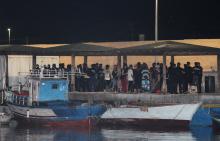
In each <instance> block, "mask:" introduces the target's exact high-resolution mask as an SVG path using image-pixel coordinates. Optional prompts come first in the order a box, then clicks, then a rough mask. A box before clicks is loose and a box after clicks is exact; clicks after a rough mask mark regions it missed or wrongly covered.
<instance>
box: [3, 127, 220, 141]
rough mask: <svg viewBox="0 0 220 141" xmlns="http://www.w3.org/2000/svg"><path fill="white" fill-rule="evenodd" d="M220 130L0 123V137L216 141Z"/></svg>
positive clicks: (14, 140) (22, 140)
mask: <svg viewBox="0 0 220 141" xmlns="http://www.w3.org/2000/svg"><path fill="white" fill-rule="evenodd" d="M217 140H220V132H219V131H214V130H213V129H212V128H207V127H204V128H202V127H194V128H191V129H190V130H187V131H150V130H143V129H141V130H139V129H111V128H108V129H104V128H98V129H88V128H59V127H56V128H49V127H48V128H33V127H32V128H30V127H12V126H0V141H217Z"/></svg>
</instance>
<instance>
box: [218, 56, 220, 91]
mask: <svg viewBox="0 0 220 141" xmlns="http://www.w3.org/2000/svg"><path fill="white" fill-rule="evenodd" d="M217 77H218V78H217V79H218V80H217V84H218V85H217V86H218V88H217V89H218V91H220V86H219V84H220V54H218V55H217Z"/></svg>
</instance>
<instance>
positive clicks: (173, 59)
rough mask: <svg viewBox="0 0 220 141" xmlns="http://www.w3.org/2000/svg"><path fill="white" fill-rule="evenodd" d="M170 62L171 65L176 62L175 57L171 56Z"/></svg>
mask: <svg viewBox="0 0 220 141" xmlns="http://www.w3.org/2000/svg"><path fill="white" fill-rule="evenodd" d="M170 62H171V63H174V62H175V58H174V55H171V56H170Z"/></svg>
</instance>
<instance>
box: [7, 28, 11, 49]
mask: <svg viewBox="0 0 220 141" xmlns="http://www.w3.org/2000/svg"><path fill="white" fill-rule="evenodd" d="M8 44H9V45H10V44H11V28H8Z"/></svg>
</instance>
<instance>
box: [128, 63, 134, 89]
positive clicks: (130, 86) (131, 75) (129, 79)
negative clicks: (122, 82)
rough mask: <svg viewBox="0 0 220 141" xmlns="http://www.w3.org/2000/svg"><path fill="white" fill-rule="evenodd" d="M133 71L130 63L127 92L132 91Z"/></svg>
mask: <svg viewBox="0 0 220 141" xmlns="http://www.w3.org/2000/svg"><path fill="white" fill-rule="evenodd" d="M133 84H134V73H133V66H132V65H130V66H129V68H128V92H134V86H133Z"/></svg>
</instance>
